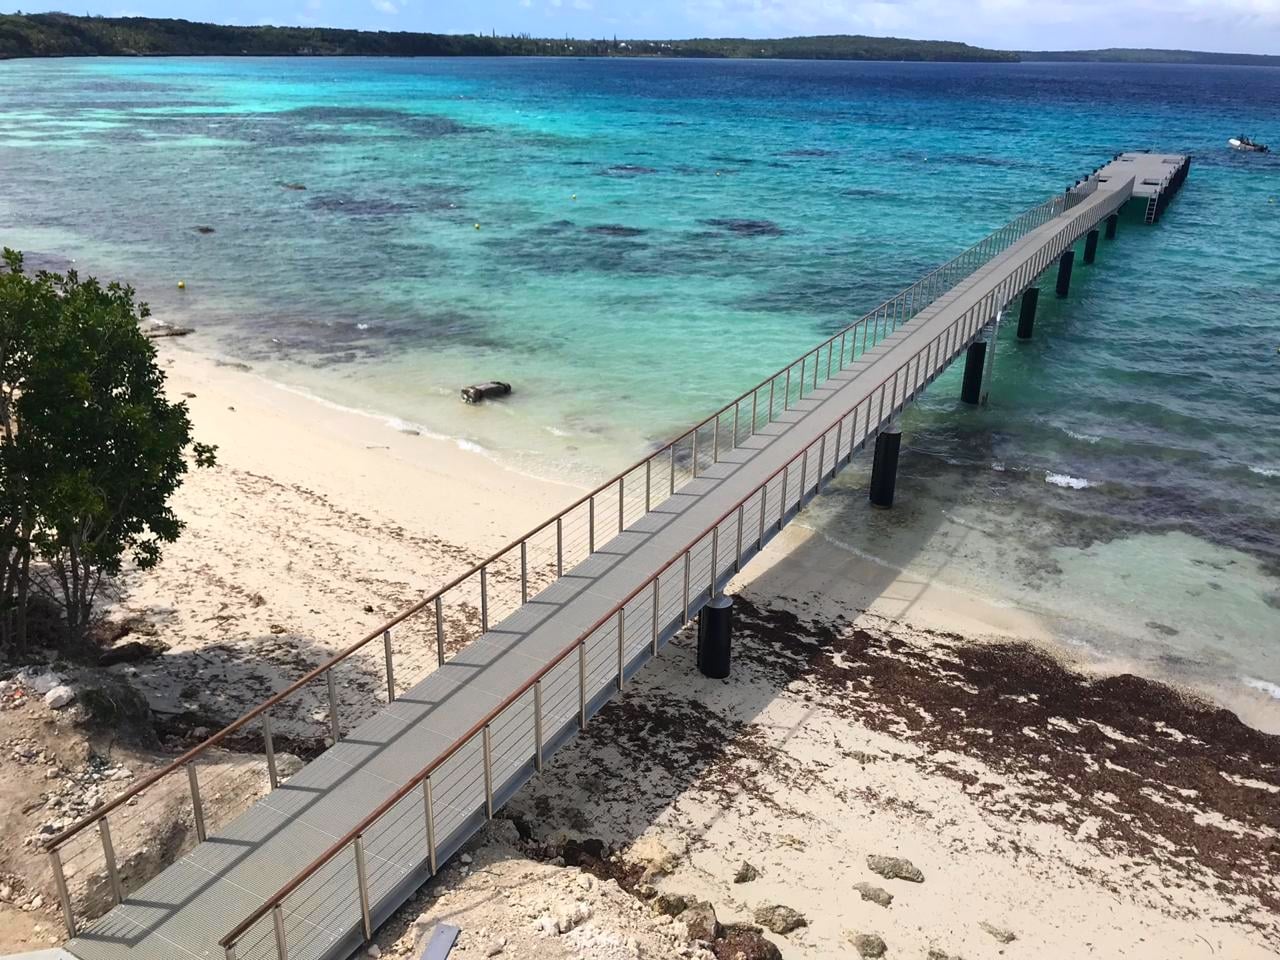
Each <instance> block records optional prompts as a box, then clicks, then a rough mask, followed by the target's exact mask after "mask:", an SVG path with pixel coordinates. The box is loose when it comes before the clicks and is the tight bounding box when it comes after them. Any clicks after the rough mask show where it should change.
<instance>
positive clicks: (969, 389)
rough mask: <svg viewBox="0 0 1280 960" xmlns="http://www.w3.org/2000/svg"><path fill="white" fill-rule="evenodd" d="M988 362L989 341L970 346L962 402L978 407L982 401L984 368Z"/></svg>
mask: <svg viewBox="0 0 1280 960" xmlns="http://www.w3.org/2000/svg"><path fill="white" fill-rule="evenodd" d="M986 360H987V341H985V340H975V341H974V342H973V343H971V344H969V354H968V356H966V357H965V361H964V380H963V381H962V382H961V384H960V400H961V402H963V403H968V404H972V405H974V406H976V405H977V404H978V403H979V402H980V401H981V400H982V366H983V364H984V363H986Z"/></svg>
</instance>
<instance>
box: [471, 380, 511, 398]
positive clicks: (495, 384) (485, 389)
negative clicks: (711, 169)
mask: <svg viewBox="0 0 1280 960" xmlns="http://www.w3.org/2000/svg"><path fill="white" fill-rule="evenodd" d="M510 392H511V384H509V383H503V382H502V381H501V380H490V381H488V382H487V383H475V384H472V385H471V386H469V387H463V388H462V399H463V400H465V401H466V402H467V403H480V402H481V401H483V400H486V399H488V398H489V397H505V396H506V395H507V394H509V393H510Z"/></svg>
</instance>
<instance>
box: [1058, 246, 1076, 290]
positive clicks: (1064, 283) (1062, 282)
mask: <svg viewBox="0 0 1280 960" xmlns="http://www.w3.org/2000/svg"><path fill="white" fill-rule="evenodd" d="M1075 263H1076V252H1075V250H1068V251H1067V252H1066V253H1064V254H1063V255H1062V259H1061V260H1059V261H1058V296H1060V297H1065V296H1066V295H1067V294H1068V293H1070V292H1071V268H1072V267H1073V266H1075Z"/></svg>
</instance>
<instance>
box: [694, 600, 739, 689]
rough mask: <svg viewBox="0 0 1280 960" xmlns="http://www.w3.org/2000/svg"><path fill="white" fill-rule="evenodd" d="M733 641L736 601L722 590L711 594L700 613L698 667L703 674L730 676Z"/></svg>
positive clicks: (718, 678)
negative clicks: (730, 654)
mask: <svg viewBox="0 0 1280 960" xmlns="http://www.w3.org/2000/svg"><path fill="white" fill-rule="evenodd" d="M732 640H733V600H732V599H731V598H730V597H726V596H725V595H724V594H723V593H721V594H718V595H717V596H714V597H712V598H711V599H710V600H709V601H707V605H706V606H705V607H703V608H702V612H701V613H699V614H698V669H699V670H700V671H701V672H702V675H703V676H704V677H711V678H712V679H713V680H723V679H724V678H725V677H727V676H729V651H730V647H731V645H732Z"/></svg>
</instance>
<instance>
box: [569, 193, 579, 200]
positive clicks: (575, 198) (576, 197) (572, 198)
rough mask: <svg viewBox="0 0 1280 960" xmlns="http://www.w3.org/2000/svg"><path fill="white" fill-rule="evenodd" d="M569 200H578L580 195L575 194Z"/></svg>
mask: <svg viewBox="0 0 1280 960" xmlns="http://www.w3.org/2000/svg"><path fill="white" fill-rule="evenodd" d="M569 199H570V200H577V199H578V195H577V194H576V193H575V194H574V195H573V196H571V197H570V198H569Z"/></svg>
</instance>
